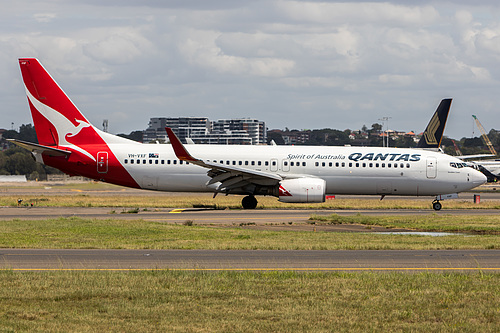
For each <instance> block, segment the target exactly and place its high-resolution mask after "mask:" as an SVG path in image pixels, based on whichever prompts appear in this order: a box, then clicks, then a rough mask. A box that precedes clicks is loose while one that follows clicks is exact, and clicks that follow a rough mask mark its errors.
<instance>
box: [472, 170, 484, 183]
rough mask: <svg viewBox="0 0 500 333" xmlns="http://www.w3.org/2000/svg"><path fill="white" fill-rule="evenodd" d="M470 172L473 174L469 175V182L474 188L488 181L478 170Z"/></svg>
mask: <svg viewBox="0 0 500 333" xmlns="http://www.w3.org/2000/svg"><path fill="white" fill-rule="evenodd" d="M472 171H473V172H472V173H471V175H470V182H471V183H472V184H474V185H475V186H479V185H482V184H484V183H486V181H487V180H488V179H487V178H486V176H485V175H484V174H483V173H482V172H481V171H478V170H472Z"/></svg>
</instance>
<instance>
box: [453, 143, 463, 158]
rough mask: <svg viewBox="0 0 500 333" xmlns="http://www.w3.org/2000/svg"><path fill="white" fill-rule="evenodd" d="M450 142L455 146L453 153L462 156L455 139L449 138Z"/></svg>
mask: <svg viewBox="0 0 500 333" xmlns="http://www.w3.org/2000/svg"><path fill="white" fill-rule="evenodd" d="M451 142H453V146H454V147H455V154H456V156H462V152H461V151H460V149H459V148H458V146H457V144H456V143H455V140H451Z"/></svg>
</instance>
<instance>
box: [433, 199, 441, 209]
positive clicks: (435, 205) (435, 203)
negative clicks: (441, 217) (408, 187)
mask: <svg viewBox="0 0 500 333" xmlns="http://www.w3.org/2000/svg"><path fill="white" fill-rule="evenodd" d="M442 207H443V205H441V203H440V202H439V201H434V202H433V203H432V208H434V210H441V208H442Z"/></svg>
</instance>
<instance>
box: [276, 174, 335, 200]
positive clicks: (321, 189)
mask: <svg viewBox="0 0 500 333" xmlns="http://www.w3.org/2000/svg"><path fill="white" fill-rule="evenodd" d="M325 191H326V182H325V181H324V180H323V179H320V178H311V177H309V178H307V177H304V178H296V179H285V180H282V181H281V182H280V187H279V196H278V198H279V201H281V202H294V203H299V202H325Z"/></svg>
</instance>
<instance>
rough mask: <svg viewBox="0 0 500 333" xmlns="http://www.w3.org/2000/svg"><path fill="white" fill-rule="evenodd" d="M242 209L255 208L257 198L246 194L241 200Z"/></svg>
mask: <svg viewBox="0 0 500 333" xmlns="http://www.w3.org/2000/svg"><path fill="white" fill-rule="evenodd" d="M241 205H242V206H243V209H255V207H257V199H255V197H254V196H253V195H247V196H246V197H244V198H243V200H241Z"/></svg>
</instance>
